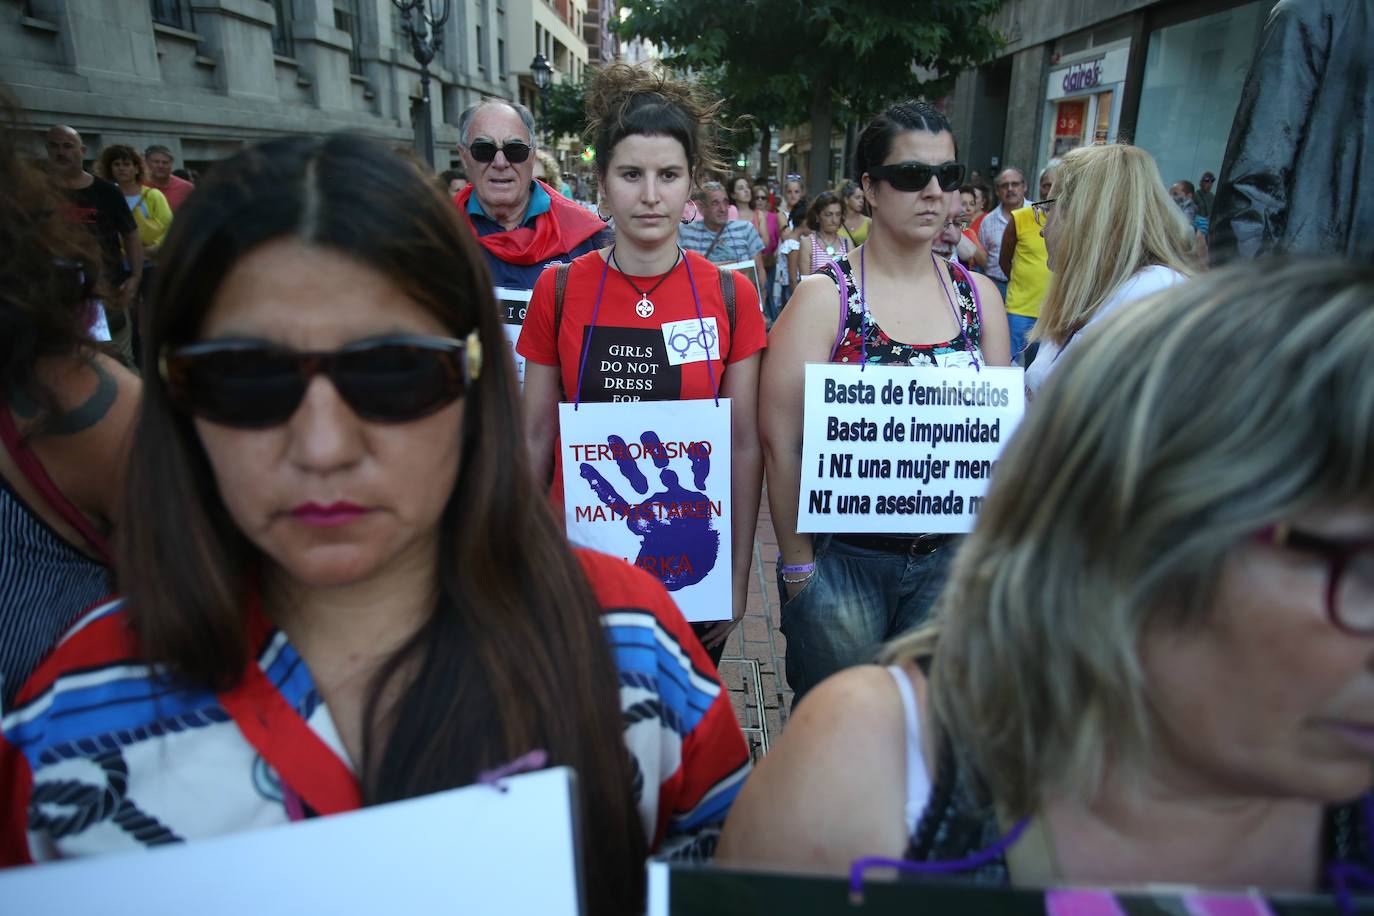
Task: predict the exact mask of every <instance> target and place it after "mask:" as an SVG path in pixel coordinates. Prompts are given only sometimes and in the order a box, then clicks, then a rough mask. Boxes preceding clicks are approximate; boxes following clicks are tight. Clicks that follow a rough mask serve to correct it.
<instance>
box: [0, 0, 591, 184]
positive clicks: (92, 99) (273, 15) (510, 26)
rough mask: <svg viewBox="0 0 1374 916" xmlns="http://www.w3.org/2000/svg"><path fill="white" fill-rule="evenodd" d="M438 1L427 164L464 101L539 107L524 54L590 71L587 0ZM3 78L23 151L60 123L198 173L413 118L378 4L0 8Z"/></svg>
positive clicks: (94, 147) (305, 1) (157, 0)
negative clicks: (440, 22) (443, 18)
mask: <svg viewBox="0 0 1374 916" xmlns="http://www.w3.org/2000/svg"><path fill="white" fill-rule="evenodd" d="M435 5H439V4H438V3H436V4H435ZM449 6H450V9H451V14H450V17H449V20H448V22H447V23H446V24H445V25H444V27H443V33H442V34H443V46H442V49H441V50H440V52H439V55H438V57H436V59H435V60H434V62H433V63H432V64H431V65H430V71H431V74H432V75H431V84H430V86H431V95H430V99H431V105H430V107H431V112H430V117H431V125H432V128H433V131H432V133H433V137H434V147H435V148H434V161H435V165H436V168H440V169H442V168H446V167H448V166H449V165H450V164H451V163H452V164H457V153H456V152H455V151H454V146H455V144H456V142H457V140H458V131H457V122H458V118H459V115H460V114H461V113H462V111H463V109H464V108H466V107H467V106H468V105H469V104H471V103H472V102H474V101H476V100H478V99H479V98H481V97H483V96H499V97H504V98H512V99H515V98H519V99H522V100H524V101H526V102H527V103H533V102H534V101H535V100H536V91H535V87H534V82H533V80H532V79H531V77H530V71H529V68H530V63H531V61H532V60H533V58H534V55H535V53H536V52H539V53H543V54H544V56H545V58H546V59H547V60H548V61H549V63H550V64H551V65H552V66H553V68H554V71H555V75H554V79H555V80H561V79H579V78H581V76H582V74H583V72H584V70H585V68H586V67H587V66H588V63H589V60H588V48H587V44H586V42H585V41H584V40H583V35H584V32H585V31H586V29H585V25H586V24H585V23H584V20H585V18H586V15H587V0H450V3H449ZM0 83H3V84H4V85H5V87H6V88H7V89H8V90H9V92H10V93H11V94H12V95H14V96H15V97H16V98H17V99H18V102H19V105H20V107H21V108H22V109H23V110H24V113H25V116H26V118H27V120H28V122H29V125H30V126H31V128H32V129H33V131H34V134H35V142H37V137H38V136H39V135H41V133H42V131H43V130H44V129H45V128H46V127H47V126H48V125H50V124H53V123H58V122H61V123H68V124H71V125H72V126H73V127H75V128H77V129H78V130H79V131H81V133H82V135H83V136H84V138H85V140H86V145H87V147H88V150H89V153H90V155H91V156H92V157H94V156H96V155H98V153H99V150H100V149H101V148H102V147H103V146H104V145H106V144H109V143H128V144H131V145H133V146H136V147H138V148H140V149H141V148H143V147H145V146H147V145H148V144H151V143H161V144H165V145H166V146H168V147H170V148H171V149H172V150H173V151H174V153H175V155H176V157H177V159H178V161H179V163H182V164H187V165H189V166H190V167H192V168H200V169H204V168H206V167H208V166H209V165H210V164H212V163H213V162H214V161H215V160H217V159H221V158H223V157H225V156H227V155H229V154H231V153H232V152H233V151H234V150H236V149H238V148H239V147H240V146H242V145H243V144H245V143H249V142H253V141H257V140H262V139H265V138H268V137H273V136H280V135H285V134H300V133H308V134H322V133H327V132H330V131H334V130H352V131H358V132H361V133H365V134H368V135H372V136H377V137H381V138H383V139H386V140H389V141H393V142H395V143H396V144H397V145H398V146H401V145H404V146H408V145H410V144H411V143H412V142H413V138H414V136H415V129H414V128H415V119H416V118H418V117H420V112H421V111H422V108H421V105H420V70H419V66H418V64H416V62H415V59H414V57H413V56H412V54H411V50H410V46H409V42H408V40H407V39H406V37H405V36H404V34H403V32H402V29H401V23H400V16H399V14H398V13H397V12H396V10H395V7H394V5H393V4H392V2H391V0H0ZM532 107H533V106H532Z"/></svg>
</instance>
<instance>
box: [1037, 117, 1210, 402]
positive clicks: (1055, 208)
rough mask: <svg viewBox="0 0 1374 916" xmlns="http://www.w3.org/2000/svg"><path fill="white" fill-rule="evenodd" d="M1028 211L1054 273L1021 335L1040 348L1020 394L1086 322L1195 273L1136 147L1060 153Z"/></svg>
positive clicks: (1185, 233)
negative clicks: (1047, 194)
mask: <svg viewBox="0 0 1374 916" xmlns="http://www.w3.org/2000/svg"><path fill="white" fill-rule="evenodd" d="M1034 216H1035V221H1036V223H1037V224H1038V225H1039V226H1040V227H1041V228H1040V235H1041V236H1042V237H1043V238H1044V242H1045V248H1046V250H1047V251H1048V253H1049V266H1050V270H1052V271H1053V275H1052V278H1051V280H1050V288H1049V292H1048V294H1047V295H1046V297H1045V303H1044V305H1042V306H1041V307H1040V318H1039V321H1037V323H1036V325H1035V328H1034V329H1033V330H1032V331H1031V335H1030V339H1031V341H1032V342H1034V341H1038V342H1039V343H1040V349H1039V351H1038V352H1037V354H1036V357H1035V361H1034V362H1033V363H1032V364H1031V365H1030V367H1029V368H1028V369H1027V370H1026V393H1027V395H1028V396H1029V397H1034V396H1035V393H1036V392H1037V391H1039V389H1040V386H1041V385H1043V384H1044V383H1045V379H1047V378H1048V377H1049V375H1050V373H1051V372H1052V371H1054V368H1055V366H1056V365H1058V363H1059V361H1060V359H1061V358H1062V356H1063V354H1064V352H1065V351H1066V350H1068V349H1069V347H1070V346H1071V345H1076V344H1077V343H1078V342H1079V341H1081V340H1082V339H1083V336H1084V332H1085V331H1086V330H1087V328H1088V326H1089V325H1091V324H1092V323H1093V322H1095V321H1097V320H1098V319H1099V318H1101V317H1102V316H1104V315H1107V314H1109V313H1110V312H1112V311H1114V310H1116V309H1118V308H1120V307H1121V306H1122V305H1125V304H1126V303H1127V302H1131V301H1133V300H1135V299H1140V298H1143V297H1145V296H1148V295H1150V294H1151V293H1155V292H1158V291H1160V290H1162V289H1166V288H1168V287H1170V286H1172V285H1174V284H1176V283H1182V282H1184V281H1185V280H1187V279H1188V278H1189V277H1191V276H1193V274H1194V273H1195V269H1194V267H1193V266H1192V265H1193V256H1192V254H1191V248H1192V239H1191V230H1190V229H1189V228H1188V227H1187V226H1186V225H1185V224H1184V221H1183V219H1182V217H1181V216H1180V214H1179V212H1178V208H1177V207H1175V206H1174V204H1173V201H1171V200H1170V199H1169V195H1168V194H1167V193H1166V192H1165V190H1164V182H1163V181H1162V180H1161V179H1160V177H1159V169H1158V167H1156V165H1155V161H1154V159H1152V158H1151V157H1150V154H1149V153H1147V152H1145V151H1144V150H1143V149H1140V148H1139V147H1134V146H1123V145H1121V144H1114V145H1111V146H1085V147H1081V148H1079V149H1076V150H1073V151H1072V152H1070V153H1068V154H1066V155H1065V156H1064V159H1063V163H1062V164H1061V165H1060V167H1059V175H1058V179H1057V181H1056V183H1055V196H1054V199H1052V200H1045V201H1040V202H1038V203H1036V204H1035V205H1034ZM1089 336H1090V335H1089Z"/></svg>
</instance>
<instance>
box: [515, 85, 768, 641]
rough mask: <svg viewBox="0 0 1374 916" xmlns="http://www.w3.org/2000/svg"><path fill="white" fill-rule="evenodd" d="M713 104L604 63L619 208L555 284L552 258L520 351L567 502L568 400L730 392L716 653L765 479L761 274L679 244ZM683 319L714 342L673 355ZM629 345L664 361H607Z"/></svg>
mask: <svg viewBox="0 0 1374 916" xmlns="http://www.w3.org/2000/svg"><path fill="white" fill-rule="evenodd" d="M719 107H720V103H719V102H717V101H707V100H704V99H702V98H701V97H700V96H699V95H698V91H697V90H696V89H695V88H694V87H693V86H691V85H690V84H688V83H685V82H680V81H677V80H673V79H668V78H666V77H662V76H658V75H655V74H654V73H651V72H649V71H647V70H643V69H639V68H635V67H630V66H625V65H617V66H613V67H608V68H606V69H605V70H602V71H601V72H600V73H598V74H597V76H596V79H595V81H594V82H593V83H592V86H591V88H590V90H589V91H588V97H587V115H588V121H589V125H588V133H589V135H590V136H591V138H592V143H593V146H594V147H595V149H596V168H597V178H598V180H599V181H600V184H601V188H602V193H603V195H604V201H605V206H606V207H607V208H608V209H609V210H610V214H611V216H612V218H613V219H614V221H615V227H616V240H615V244H614V245H610V246H607V247H606V248H602V249H601V250H599V251H593V252H590V253H588V254H585V255H583V256H582V257H580V258H578V259H577V260H575V261H573V262H572V264H571V265H570V266H569V267H568V268H567V269H566V270H567V273H566V278H565V281H564V284H563V286H564V292H563V294H562V296H561V297H560V295H559V292H558V289H559V286H560V284H559V281H558V272H556V271H545V272H544V275H543V276H542V277H540V279H539V282H538V283H537V284H536V285H535V288H534V295H533V298H532V299H531V300H530V308H529V312H528V314H527V315H526V318H525V326H524V330H523V331H522V332H521V335H520V342H519V345H518V347H517V350H518V351H519V353H520V355H522V356H524V357H525V359H526V363H525V395H524V403H525V437H526V441H527V442H528V445H529V451H530V460H531V461H532V462H533V464H534V468H535V472H536V476H537V477H538V479H539V480H544V481H547V480H549V479H550V476H551V479H552V481H553V494H554V497H555V499H556V500H557V502H559V503H560V504H561V503H562V500H563V484H562V480H563V472H562V464H561V461H560V460H559V458H558V455H559V453H560V451H561V450H560V448H559V432H558V404H559V402H560V401H573V400H581V401H611V400H614V399H615V398H616V397H617V396H620V395H622V394H623V392H624V391H625V390H626V388H625V384H626V383H632V384H634V385H636V386H637V387H636V388H635V390H634V393H633V396H634V397H635V398H636V399H640V400H646V401H677V400H689V399H701V398H711V397H715V396H719V397H720V398H729V399H730V402H731V417H730V427H731V430H732V443H731V450H732V451H731V462H732V463H731V477H732V479H731V485H730V492H731V498H732V506H733V507H732V513H733V526H734V528H733V530H732V531H730V532H728V535H729V540H728V542H727V543H728V544H729V545H730V547H729V550H728V551H722V552H723V553H725V554H726V555H727V556H728V557H729V562H730V564H731V569H732V573H733V583H734V597H733V607H732V608H729V609H722V610H723V611H725V612H726V613H728V614H729V619H726V620H724V621H722V622H720V623H717V624H706V625H698V626H697V628H696V630H697V635H698V636H699V637H700V639H701V641H702V643H703V645H705V646H706V647H707V648H708V649H710V650H712V652H713V655H714V658H717V659H718V658H719V657H720V652H721V650H722V649H723V647H724V643H725V638H726V637H727V636H728V635H729V634H730V631H731V630H732V629H733V628H734V626H735V625H736V624H737V623H739V621H740V619H741V617H742V616H743V614H744V608H745V602H746V596H747V592H748V585H749V567H750V562H751V560H752V558H753V545H754V527H755V525H756V524H757V522H758V507H759V494H760V491H761V489H762V485H763V457H762V455H761V453H760V452H759V439H758V413H757V410H758V378H759V363H760V360H761V356H762V353H761V351H762V350H763V348H764V347H765V346H766V344H767V339H766V337H765V332H764V323H763V312H762V311H761V310H760V308H759V304H758V293H757V292H756V291H755V290H754V286H753V284H751V283H750V282H749V281H748V279H747V278H745V277H743V276H740V275H739V274H738V273H729V272H727V273H724V274H722V273H721V271H720V270H719V269H718V268H717V267H716V266H715V265H714V264H712V263H711V262H710V261H708V260H706V258H704V257H702V256H700V255H698V254H696V253H695V252H691V251H684V250H683V249H682V248H680V247H679V245H678V224H679V221H680V220H681V218H682V216H683V209H684V207H685V206H686V203H687V201H688V199H689V197H690V196H691V192H692V186H693V184H694V183H695V182H696V181H697V179H698V177H699V176H701V175H702V174H703V172H704V171H707V170H711V169H713V168H718V165H717V163H716V162H715V160H714V156H713V154H712V150H711V146H710V140H709V138H710V136H711V131H712V130H713V120H714V116H715V113H716V110H717V109H718V108H719ZM560 270H562V268H560ZM726 284H728V287H727V285H726ZM727 292H730V293H731V295H730V301H729V302H727V301H726V293H727ZM685 320H692V321H693V322H694V323H696V324H700V325H701V326H702V327H703V328H704V329H705V331H704V334H705V335H708V336H709V338H710V339H711V340H712V341H714V343H713V344H712V345H711V347H710V348H703V350H702V351H701V352H700V354H699V355H698V356H697V357H696V358H693V359H690V360H688V361H686V362H683V363H681V364H670V363H669V362H667V355H666V353H665V352H664V351H665V350H666V348H665V346H664V334H663V328H664V326H665V325H667V324H670V323H672V322H676V321H685ZM626 346H628V347H638V348H642V349H641V352H644V353H648V354H655V355H650V356H648V357H647V358H649V359H650V360H657V362H658V368H657V371H656V372H654V373H653V374H652V375H650V376H648V377H645V376H642V375H641V376H640V377H638V378H635V379H627V378H624V377H617V376H615V375H614V374H613V373H606V372H602V371H600V370H599V366H600V365H601V363H602V357H606V358H607V359H609V358H610V353H609V352H608V348H610V347H626ZM584 366H585V367H587V370H586V371H583V367H584ZM560 509H561V505H560ZM723 540H724V539H723ZM722 616H724V614H723V615H722Z"/></svg>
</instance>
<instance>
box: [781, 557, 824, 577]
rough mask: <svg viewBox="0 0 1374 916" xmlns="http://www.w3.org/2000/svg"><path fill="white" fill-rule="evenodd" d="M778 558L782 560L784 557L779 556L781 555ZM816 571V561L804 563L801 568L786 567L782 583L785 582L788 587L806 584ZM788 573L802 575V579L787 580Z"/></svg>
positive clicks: (783, 570) (783, 571) (783, 569)
mask: <svg viewBox="0 0 1374 916" xmlns="http://www.w3.org/2000/svg"><path fill="white" fill-rule="evenodd" d="M778 558H779V559H781V558H782V555H781V554H779V555H778ZM815 571H816V561H815V560H812V561H811V562H810V563H802V564H801V565H800V566H784V567H783V568H782V581H783V582H785V583H787V584H788V585H800V584H802V583H803V582H805V581H806V580H807V579H810V578H811V576H812V574H813V573H815ZM788 573H792V574H793V575H800V576H801V578H799V579H789V578H787V574H788Z"/></svg>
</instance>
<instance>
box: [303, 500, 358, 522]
mask: <svg viewBox="0 0 1374 916" xmlns="http://www.w3.org/2000/svg"><path fill="white" fill-rule="evenodd" d="M369 511H371V510H369V509H364V508H363V507H362V506H355V505H354V504H353V503H349V502H337V503H330V504H329V505H327V506H322V505H320V504H319V503H301V504H300V505H299V506H297V507H296V508H294V509H292V510H291V517H292V518H294V519H296V521H299V522H304V523H305V524H307V525H315V526H318V527H320V528H333V527H336V526H338V525H347V524H348V523H349V522H352V521H355V520H357V519H359V518H361V517H362V516H364V515H366V514H367V513H368V512H369Z"/></svg>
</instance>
